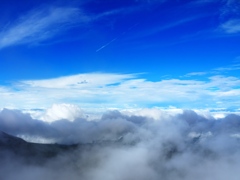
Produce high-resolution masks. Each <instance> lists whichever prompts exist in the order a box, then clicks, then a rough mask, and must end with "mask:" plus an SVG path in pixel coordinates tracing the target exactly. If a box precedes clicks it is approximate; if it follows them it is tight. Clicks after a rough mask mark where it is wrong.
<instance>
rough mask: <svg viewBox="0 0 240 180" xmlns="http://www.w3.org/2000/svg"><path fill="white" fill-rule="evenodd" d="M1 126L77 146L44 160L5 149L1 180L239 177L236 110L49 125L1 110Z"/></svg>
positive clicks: (110, 115)
mask: <svg viewBox="0 0 240 180" xmlns="http://www.w3.org/2000/svg"><path fill="white" fill-rule="evenodd" d="M159 111H160V110H159ZM0 130H1V131H4V132H6V133H9V134H12V135H15V136H19V137H28V138H29V137H32V139H34V138H36V140H37V139H38V138H43V139H51V140H52V141H53V142H54V143H63V144H79V146H78V147H77V148H76V149H73V150H70V151H66V152H61V153H59V154H58V155H57V156H56V157H53V158H49V159H46V161H44V162H42V163H39V162H37V161H36V162H34V161H31V162H29V161H26V160H25V159H24V157H20V156H17V155H14V154H13V153H10V152H3V151H1V154H0V155H1V159H0V162H1V164H0V166H1V167H0V179H4V180H16V179H25V180H32V179H35V180H38V179H39V180H40V179H41V180H42V179H45V180H48V179H49V180H50V179H59V180H65V179H71V180H75V179H84V180H97V179H105V180H112V179H114V180H132V179H138V180H160V179H162V180H193V179H195V180H213V179H216V180H226V179H231V180H239V178H240V172H239V167H240V116H238V115H235V114H229V115H227V116H226V117H224V118H219V119H215V118H214V117H213V116H210V115H208V116H205V115H201V114H199V113H196V112H195V111H192V110H183V111H182V112H178V113H172V114H169V112H168V113H167V112H164V111H161V116H158V118H157V119H156V118H151V117H150V116H140V115H136V114H134V113H129V114H127V113H123V112H119V111H108V112H106V113H104V114H103V115H102V117H101V118H99V119H95V120H91V121H89V120H88V119H85V118H83V117H81V118H76V119H75V120H73V121H72V120H71V121H69V120H67V119H60V120H56V121H54V122H51V123H49V122H44V121H42V120H37V119H33V118H32V117H31V116H30V115H29V114H24V113H22V112H21V111H18V110H9V109H3V110H2V111H1V112H0ZM16 148H18V147H16Z"/></svg>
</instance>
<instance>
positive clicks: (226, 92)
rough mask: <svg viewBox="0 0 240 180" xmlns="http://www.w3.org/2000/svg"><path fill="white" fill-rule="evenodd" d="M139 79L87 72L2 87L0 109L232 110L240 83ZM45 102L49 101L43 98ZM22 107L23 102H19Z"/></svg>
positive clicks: (235, 80)
mask: <svg viewBox="0 0 240 180" xmlns="http://www.w3.org/2000/svg"><path fill="white" fill-rule="evenodd" d="M140 76H144V75H143V74H142V75H140V74H114V73H89V74H78V75H72V76H65V77H59V78H53V79H43V80H24V81H19V82H15V83H14V84H12V85H10V86H7V87H2V88H1V89H2V90H1V92H0V93H1V97H2V99H1V102H0V107H2V108H3V107H9V108H21V109H34V108H42V109H46V108H47V107H50V106H51V105H52V104H61V103H68V104H69V103H70V104H77V105H79V106H80V107H81V108H83V109H108V108H141V107H149V106H160V107H168V106H175V107H181V108H191V109H192V108H201V109H203V108H213V109H214V108H236V106H237V104H238V103H240V100H238V99H237V98H236V96H239V95H240V90H239V84H240V79H239V78H238V77H234V76H222V75H215V76H209V77H205V79H203V80H201V79H192V78H191V79H181V78H179V79H177V78H175V79H160V80H159V81H154V82H153V81H150V80H146V79H143V78H140ZM43 97H47V98H43ZM23 102H24V103H23Z"/></svg>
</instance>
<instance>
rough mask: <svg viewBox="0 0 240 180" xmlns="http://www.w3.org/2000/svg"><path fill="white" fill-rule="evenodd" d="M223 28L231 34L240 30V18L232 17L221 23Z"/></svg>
mask: <svg viewBox="0 0 240 180" xmlns="http://www.w3.org/2000/svg"><path fill="white" fill-rule="evenodd" d="M221 28H222V29H223V30H224V31H225V32H226V33H229V34H233V33H239V32H240V19H231V20H229V21H227V22H225V23H224V24H222V25H221Z"/></svg>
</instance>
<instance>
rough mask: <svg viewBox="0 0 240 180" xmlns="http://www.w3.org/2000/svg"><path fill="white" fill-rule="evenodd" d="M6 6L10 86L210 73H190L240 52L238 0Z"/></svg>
mask: <svg viewBox="0 0 240 180" xmlns="http://www.w3.org/2000/svg"><path fill="white" fill-rule="evenodd" d="M0 12H1V16H0V67H1V73H0V85H2V86H4V87H5V86H6V85H7V84H8V83H10V84H11V83H13V82H17V81H22V80H39V79H49V78H57V77H61V76H69V75H74V74H81V73H92V72H102V73H120V74H132V73H139V74H140V75H139V77H144V78H145V79H147V80H148V81H152V82H154V81H161V80H162V79H171V78H182V79H191V78H194V79H195V80H204V79H207V78H206V77H205V76H194V77H192V76H187V74H189V73H194V72H205V74H206V72H211V73H212V74H214V69H216V68H224V67H225V68H227V67H229V66H231V68H232V69H234V68H233V67H235V66H234V64H235V63H237V62H239V59H240V48H239V47H240V46H239V44H240V25H239V23H240V2H239V1H238V0H209V1H206V0H162V1H160V0H159V1H158V0H138V1H137V0H104V1H103V0H74V1H63V0H58V1H47V0H45V1H40V0H36V1H17V0H3V1H1V6H0ZM51 12H53V14H51ZM59 12H60V13H59ZM61 12H62V13H63V14H64V13H66V16H65V15H63V16H62V17H61V18H59V17H58V16H61ZM54 13H55V14H54ZM51 15H52V19H51V18H50V17H51ZM65 18H66V19H65ZM31 19H34V20H33V21H31ZM28 22H31V23H28ZM41 22H43V24H41ZM39 24H40V25H39ZM24 28H26V29H24ZM28 28H29V29H28ZM31 31H35V32H31ZM16 37H17V38H16ZM221 73H222V75H227V76H234V77H239V70H238V68H235V69H234V70H233V71H229V69H228V70H227V71H221ZM203 74H204V73H203Z"/></svg>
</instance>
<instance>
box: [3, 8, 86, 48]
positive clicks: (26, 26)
mask: <svg viewBox="0 0 240 180" xmlns="http://www.w3.org/2000/svg"><path fill="white" fill-rule="evenodd" d="M88 20H89V19H88V17H87V16H85V15H84V14H83V13H82V12H81V11H80V10H79V9H77V8H72V7H68V8H61V7H50V8H41V9H35V10H32V11H31V12H30V13H28V14H27V15H25V16H22V17H20V18H19V19H18V20H17V21H16V22H14V23H13V24H12V25H10V27H9V28H7V29H5V30H2V31H1V32H0V48H4V47H7V46H12V45H16V44H24V43H30V44H33V43H38V42H40V41H43V40H45V39H48V38H51V37H53V36H55V35H56V34H58V33H60V32H61V31H64V30H65V29H67V28H68V27H69V26H72V25H74V24H76V23H79V22H82V23H83V22H87V21H88Z"/></svg>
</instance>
